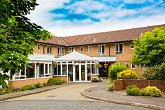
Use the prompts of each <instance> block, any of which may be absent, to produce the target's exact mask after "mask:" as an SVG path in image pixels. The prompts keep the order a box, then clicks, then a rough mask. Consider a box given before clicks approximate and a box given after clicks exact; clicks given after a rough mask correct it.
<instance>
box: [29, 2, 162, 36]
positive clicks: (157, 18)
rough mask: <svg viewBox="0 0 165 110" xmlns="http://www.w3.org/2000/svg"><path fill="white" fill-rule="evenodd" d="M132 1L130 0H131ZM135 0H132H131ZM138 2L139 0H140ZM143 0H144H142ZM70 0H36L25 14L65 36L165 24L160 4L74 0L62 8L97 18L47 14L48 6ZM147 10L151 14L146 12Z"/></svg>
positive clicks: (57, 33) (56, 5) (56, 33)
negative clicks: (132, 6) (138, 5)
mask: <svg viewBox="0 0 165 110" xmlns="http://www.w3.org/2000/svg"><path fill="white" fill-rule="evenodd" d="M132 1H133V0H132ZM134 1H135V0H134ZM140 1H141V2H142V0H140ZM144 1H145V0H144ZM69 2H70V0H47V1H46V0H38V3H39V4H40V5H39V6H38V7H36V9H35V11H34V12H32V13H31V14H30V15H28V17H29V18H30V19H31V21H32V22H35V23H37V24H39V25H41V26H42V27H44V28H45V29H47V30H49V31H50V32H52V33H53V34H54V35H57V36H68V35H77V34H86V33H95V32H103V31H111V30H118V29H125V28H133V27H141V26H148V25H156V24H165V19H164V18H165V14H164V11H163V9H162V8H154V7H155V5H156V4H154V5H152V6H148V7H145V8H141V9H138V10H136V9H123V4H121V5H120V6H118V8H115V7H111V6H107V5H105V4H102V3H99V2H93V1H92V0H86V1H81V3H79V2H75V4H73V5H70V6H68V7H65V8H69V9H70V10H72V11H74V13H76V14H88V15H89V16H90V17H93V18H97V19H100V22H94V21H92V20H91V19H88V18H87V19H85V20H81V21H79V20H73V21H72V22H71V21H70V20H59V19H58V20H52V19H54V18H60V17H63V16H65V15H64V14H63V13H61V14H51V13H50V10H53V9H57V8H60V7H64V3H69ZM127 2H129V3H130V2H131V0H127ZM94 9H95V10H101V12H100V13H89V11H92V10H94ZM136 14H140V16H138V17H136V18H129V19H125V20H124V19H121V18H122V17H125V16H126V17H127V16H132V15H136ZM147 14H153V16H148V15H147Z"/></svg>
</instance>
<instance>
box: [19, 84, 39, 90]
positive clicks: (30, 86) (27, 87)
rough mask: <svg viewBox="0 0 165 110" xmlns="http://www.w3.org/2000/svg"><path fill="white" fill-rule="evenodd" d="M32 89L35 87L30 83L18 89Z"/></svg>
mask: <svg viewBox="0 0 165 110" xmlns="http://www.w3.org/2000/svg"><path fill="white" fill-rule="evenodd" d="M32 89H36V86H35V85H32V84H30V85H26V86H24V87H22V88H21V89H20V90H22V91H26V90H32Z"/></svg>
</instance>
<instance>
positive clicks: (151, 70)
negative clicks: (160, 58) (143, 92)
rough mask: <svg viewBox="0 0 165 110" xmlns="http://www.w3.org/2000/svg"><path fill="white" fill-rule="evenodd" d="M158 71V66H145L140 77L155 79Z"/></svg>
mask: <svg viewBox="0 0 165 110" xmlns="http://www.w3.org/2000/svg"><path fill="white" fill-rule="evenodd" d="M158 72H159V67H158V66H154V67H147V68H145V69H144V71H143V74H142V77H143V78H144V79H147V80H154V79H157V76H158Z"/></svg>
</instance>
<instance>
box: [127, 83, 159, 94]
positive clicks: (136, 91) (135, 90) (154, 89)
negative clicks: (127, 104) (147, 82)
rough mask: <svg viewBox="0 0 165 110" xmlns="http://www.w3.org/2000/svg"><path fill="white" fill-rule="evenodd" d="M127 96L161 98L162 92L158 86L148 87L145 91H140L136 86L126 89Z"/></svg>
mask: <svg viewBox="0 0 165 110" xmlns="http://www.w3.org/2000/svg"><path fill="white" fill-rule="evenodd" d="M126 92H127V95H132V96H152V97H158V96H161V91H160V90H159V89H158V88H157V87H156V86H147V87H146V88H144V89H139V88H138V87H136V86H135V85H129V86H128V87H127V88H126Z"/></svg>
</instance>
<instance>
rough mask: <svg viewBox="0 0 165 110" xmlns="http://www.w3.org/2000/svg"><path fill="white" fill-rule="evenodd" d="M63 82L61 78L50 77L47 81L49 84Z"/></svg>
mask: <svg viewBox="0 0 165 110" xmlns="http://www.w3.org/2000/svg"><path fill="white" fill-rule="evenodd" d="M62 83H63V81H62V80H61V79H60V78H50V79H49V80H48V82H47V85H49V86H52V85H60V84H62Z"/></svg>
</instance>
